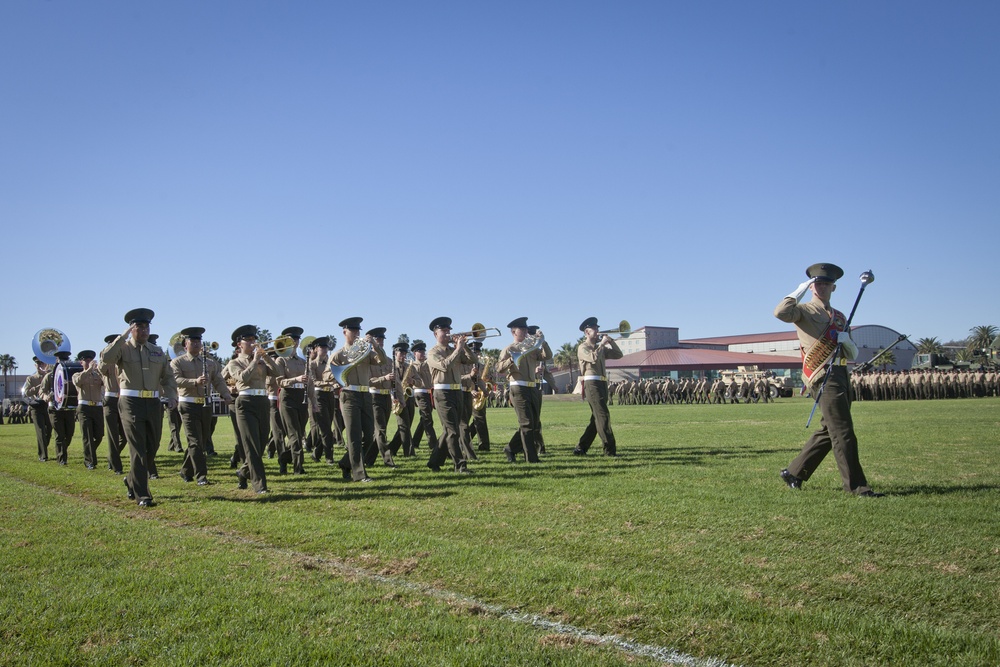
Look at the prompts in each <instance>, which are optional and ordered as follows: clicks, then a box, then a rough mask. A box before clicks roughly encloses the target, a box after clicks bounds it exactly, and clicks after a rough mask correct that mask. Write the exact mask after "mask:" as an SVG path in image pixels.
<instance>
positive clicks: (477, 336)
mask: <svg viewBox="0 0 1000 667" xmlns="http://www.w3.org/2000/svg"><path fill="white" fill-rule="evenodd" d="M491 331H495V332H496V333H489V332H491ZM501 335H503V334H501V333H500V330H499V329H497V328H496V327H487V326H484V325H482V324H480V323H479V322H476V323H475V324H473V325H472V331H459V332H458V333H453V334H451V337H452V338H456V337H458V336H466V337H468V338H471V339H472V340H475V341H481V340H484V339H486V338H496V337H498V336H501Z"/></svg>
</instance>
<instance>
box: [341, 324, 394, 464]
mask: <svg viewBox="0 0 1000 667" xmlns="http://www.w3.org/2000/svg"><path fill="white" fill-rule="evenodd" d="M361 321H362V318H360V317H350V318H347V319H345V320H343V321H342V322H341V323H340V326H341V328H342V329H343V330H344V331H345V335H346V332H347V331H348V330H350V331H357V335H358V336H360V335H361ZM355 343H356V341H355ZM352 344H353V343H352ZM352 344H348V343H347V341H346V340H345V342H344V346H343V347H342V348H340V349H339V350H337V351H336V352H334V353H333V354H332V355H330V365H331V366H346V365H348V363H349V362H351V361H356V360H352V359H351V358H350V357H349V355H348V349H350V348H351V346H352ZM384 360H385V354H384V353H383V352H380V351H379V350H378V348H376V347H374V346H373V347H371V349H370V350H369V351H368V353H367V358H365V359H362V360H361V361H358V363H357V364H356V365H354V367H353V368H351V369H350V370H348V371H347V372H346V373H344V374H343V376H342V378H341V379H342V380H343V383H342V386H341V391H340V410H341V412H342V413H343V415H344V439H345V441H346V442H345V445H346V447H347V452H346V453H345V454H344V456H343V457H342V458H341V459H340V462H339V465H340V469H341V471H342V472H343V474H344V479H352V480H354V481H355V482H370V481H371V478H370V477H369V476H368V472H367V471H366V470H365V460H364V455H365V451H366V450H367V449H368V447H372V446H374V445H373V444H372V441H373V439H374V431H375V413H374V409H373V407H372V396H371V394H369V393H368V388H369V385H370V384H371V368H372V366H376V367H377V366H381V365H382V364H383V362H384Z"/></svg>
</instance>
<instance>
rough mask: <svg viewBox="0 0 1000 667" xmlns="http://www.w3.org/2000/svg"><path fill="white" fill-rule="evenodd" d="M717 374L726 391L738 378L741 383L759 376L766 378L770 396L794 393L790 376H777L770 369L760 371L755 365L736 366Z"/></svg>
mask: <svg viewBox="0 0 1000 667" xmlns="http://www.w3.org/2000/svg"><path fill="white" fill-rule="evenodd" d="M719 376H720V377H721V378H722V382H723V383H724V384H725V385H726V393H727V394H728V393H729V387H730V385H732V384H733V381H735V380H739V381H740V383H742V382H743V381H744V380H745V379H748V378H749V379H750V380H752V381H754V382H756V381H757V380H758V379H760V378H764V379H765V380H767V384H768V387H770V395H771V398H778V397H779V396H780V397H782V398H791V396H792V394H793V393H794V391H793V390H794V383H793V382H792V378H790V377H779V376H777V375H775V374H774V373H772V372H771V371H762V370H760V369H759V368H757V366H737V367H736V370H735V371H722V372H721V373H720V374H719Z"/></svg>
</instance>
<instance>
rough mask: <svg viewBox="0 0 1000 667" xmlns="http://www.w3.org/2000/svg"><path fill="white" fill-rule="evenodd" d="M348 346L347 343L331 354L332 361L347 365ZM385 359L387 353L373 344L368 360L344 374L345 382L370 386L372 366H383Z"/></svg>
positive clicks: (334, 363)
mask: <svg viewBox="0 0 1000 667" xmlns="http://www.w3.org/2000/svg"><path fill="white" fill-rule="evenodd" d="M347 347H348V346H347V345H346V344H345V345H344V347H342V348H340V349H339V350H337V351H336V352H334V353H333V354H332V355H330V363H331V364H333V365H335V366H346V365H347V363H348V361H349V359H348V358H347ZM384 361H385V354H384V353H380V352H379V349H378V348H377V347H375V346H372V349H371V352H369V353H368V360H367V361H361V362H359V363H358V365H356V366H355V367H354V368H352V369H351V370H349V371H348V372H347V373H345V374H344V376H343V378H344V384H345V385H355V386H359V387H367V386H369V385H370V384H371V378H372V366H375V367H378V366H381V365H382V363H383V362H384ZM331 376H332V373H331Z"/></svg>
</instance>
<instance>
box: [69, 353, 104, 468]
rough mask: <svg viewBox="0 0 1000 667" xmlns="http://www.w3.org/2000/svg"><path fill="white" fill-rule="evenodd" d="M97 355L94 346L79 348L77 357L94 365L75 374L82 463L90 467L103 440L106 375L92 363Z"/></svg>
mask: <svg viewBox="0 0 1000 667" xmlns="http://www.w3.org/2000/svg"><path fill="white" fill-rule="evenodd" d="M96 356H97V353H96V352H94V351H93V350H84V351H83V352H80V354H78V355H77V357H76V358H77V361H84V360H86V361H88V362H91V366H90V368H89V369H86V370H81V371H80V372H79V373H77V374H76V375H74V376H73V384H74V385H75V386H76V390H77V401H76V420H77V422H79V424H80V432H81V434H82V435H83V464H84V465H85V466H86V467H87V470H94V469H95V468H96V467H97V448H98V447H99V446H100V444H101V441H102V440H104V378H103V377H102V376H101V373H100V371H99V370H97V365H96V364H93V363H92V362H93V360H94V357H96Z"/></svg>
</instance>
